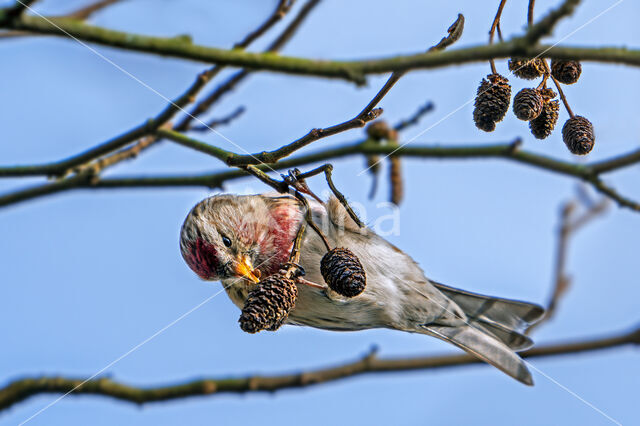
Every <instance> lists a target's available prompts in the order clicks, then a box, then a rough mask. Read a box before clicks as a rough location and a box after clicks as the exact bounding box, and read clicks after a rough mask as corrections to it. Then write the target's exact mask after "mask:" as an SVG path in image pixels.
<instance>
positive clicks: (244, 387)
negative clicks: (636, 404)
mask: <svg viewBox="0 0 640 426" xmlns="http://www.w3.org/2000/svg"><path fill="white" fill-rule="evenodd" d="M637 344H640V328H637V329H635V330H634V331H632V332H623V333H619V334H614V335H612V336H608V337H603V338H594V339H589V340H580V341H574V342H569V343H558V344H552V345H545V346H540V347H537V348H534V349H530V350H528V351H525V352H521V353H520V355H521V356H522V357H524V358H537V357H546V356H554V355H566V354H574V353H578V352H587V351H595V350H601V349H607V348H615V347H621V346H626V345H637ZM474 364H482V365H486V364H483V362H482V361H480V360H479V359H478V358H475V357H473V356H471V355H468V354H460V355H458V354H456V355H442V356H429V357H417V358H378V357H377V356H376V354H375V351H372V352H370V353H369V354H367V355H366V356H364V357H362V358H361V359H359V360H356V361H352V362H347V363H344V364H341V365H337V366H334V367H328V368H320V369H316V370H310V371H304V372H300V373H294V374H285V375H274V376H245V377H227V378H211V379H199V380H193V381H189V382H185V383H181V384H177V385H170V386H162V387H148V388H141V387H134V386H130V385H125V384H122V383H119V382H116V381H113V380H110V379H107V378H101V379H94V380H88V381H86V382H85V381H84V380H83V379H71V378H64V377H55V376H42V377H35V378H23V379H18V380H15V381H13V382H11V383H9V384H8V385H7V386H5V387H4V388H3V389H0V410H6V409H7V408H9V407H11V406H13V405H15V404H17V403H19V402H22V401H24V400H26V399H28V398H30V397H32V396H35V395H39V394H45V393H67V392H72V393H73V394H75V395H79V394H91V395H101V396H105V397H110V398H114V399H118V400H121V401H127V402H133V403H135V404H145V403H149V402H157V401H168V400H175V399H180V398H188V397H193V396H204V395H214V394H223V393H240V394H244V393H248V392H275V391H278V390H282V389H295V388H302V387H307V386H313V385H318V384H322V383H328V382H333V381H337V380H342V379H346V378H350V377H355V376H359V375H363V374H373V373H387V372H399V371H415V370H430V369H437V368H449V367H459V366H463V365H474Z"/></svg>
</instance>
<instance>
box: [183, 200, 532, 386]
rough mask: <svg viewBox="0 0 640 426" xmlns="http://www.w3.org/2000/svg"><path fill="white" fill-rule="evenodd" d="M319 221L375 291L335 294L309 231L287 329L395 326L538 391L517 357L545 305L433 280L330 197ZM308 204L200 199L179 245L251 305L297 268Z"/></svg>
mask: <svg viewBox="0 0 640 426" xmlns="http://www.w3.org/2000/svg"><path fill="white" fill-rule="evenodd" d="M308 205H309V208H310V209H311V216H312V218H313V221H314V222H315V223H316V224H317V225H318V227H319V228H320V229H321V230H322V232H323V233H324V235H325V236H326V238H327V241H328V242H329V244H330V245H331V246H332V247H344V248H347V249H349V250H351V251H352V252H353V253H354V254H355V255H356V256H357V257H358V258H359V260H360V262H361V263H362V265H363V267H364V270H365V273H366V288H365V290H364V292H363V293H361V294H360V295H358V296H356V297H352V298H346V297H344V296H341V295H339V294H337V293H336V292H334V291H333V290H331V289H330V288H329V287H328V286H327V285H326V284H325V282H324V279H323V277H322V275H321V272H320V261H321V259H322V257H323V255H324V254H325V253H326V251H327V249H326V246H325V244H324V243H323V241H322V238H321V237H320V236H319V235H318V233H316V232H315V231H314V230H313V229H310V227H308V226H307V227H306V228H305V231H304V235H303V240H302V245H301V256H300V265H301V266H302V267H303V268H304V270H305V272H306V275H305V276H304V279H302V278H300V279H298V281H297V282H296V286H297V287H298V298H297V300H296V303H295V308H294V309H293V310H292V311H291V312H290V314H289V317H288V320H287V322H286V323H287V324H294V325H306V326H310V327H316V328H320V329H325V330H336V331H350V330H363V329H370V328H389V329H395V330H402V331H408V332H413V333H421V334H426V335H430V336H434V337H437V338H439V339H442V340H444V341H446V342H449V343H452V344H453V345H455V346H458V347H459V348H461V349H463V350H465V351H467V352H468V353H470V354H472V355H474V356H476V357H478V358H479V359H481V360H483V361H485V362H487V363H489V364H491V365H493V366H495V367H497V368H498V369H500V370H502V371H503V372H504V373H506V374H508V375H509V376H511V377H513V378H515V379H516V380H519V381H520V382H522V383H524V384H527V385H533V379H532V377H531V373H530V372H529V369H528V368H527V366H526V364H525V362H524V361H523V360H522V359H521V358H520V357H519V356H518V355H517V354H516V351H520V350H524V349H527V348H529V347H531V346H532V345H533V342H532V341H531V339H530V338H529V337H527V336H526V335H525V334H524V333H525V332H526V329H527V328H528V327H529V326H530V325H531V324H533V323H535V322H536V321H537V320H539V319H540V318H541V317H542V315H543V313H544V309H543V308H542V307H540V306H538V305H535V304H531V303H525V302H520V301H515V300H508V299H502V298H497V297H490V296H483V295H480V294H475V293H471V292H467V291H464V290H459V289H456V288H453V287H449V286H446V285H443V284H439V283H437V282H435V281H430V280H429V279H428V278H427V277H426V276H425V275H424V272H423V271H422V269H421V268H420V267H419V266H418V265H417V263H416V262H415V261H414V260H413V259H412V258H411V257H409V256H408V255H407V254H405V253H404V252H403V251H402V250H400V249H399V248H397V247H395V246H394V245H392V244H391V243H389V242H387V241H386V240H385V239H383V238H382V237H380V236H378V235H377V234H376V233H375V232H373V231H372V230H371V229H369V228H366V227H363V228H361V227H360V226H358V225H357V224H356V222H355V221H354V220H353V219H352V218H351V217H350V216H349V214H348V212H347V210H346V209H345V208H344V206H343V205H342V204H341V203H340V202H339V201H338V200H337V199H336V198H335V197H331V198H329V200H328V201H326V202H319V201H316V200H309V202H308ZM305 213H306V207H305V205H304V204H303V203H302V202H301V201H300V200H298V199H297V198H296V197H294V196H292V195H288V194H285V195H282V194H262V195H242V196H240V195H231V194H223V195H216V196H213V197H210V198H206V199H204V200H203V201H201V202H199V203H198V204H197V205H196V206H195V207H193V209H192V210H191V211H190V212H189V214H188V215H187V218H186V219H185V221H184V224H183V226H182V230H181V235H180V249H181V252H182V256H183V258H184V260H185V261H186V263H187V265H189V267H190V268H191V269H192V270H193V271H194V272H195V273H196V274H197V275H198V276H199V277H200V278H202V279H204V280H208V281H218V280H219V281H221V282H222V284H223V286H224V288H225V290H226V292H227V294H228V296H229V297H230V299H231V300H232V301H233V303H234V304H235V305H237V306H238V307H239V308H242V307H243V305H244V302H245V300H246V298H247V295H248V293H249V292H250V291H251V290H252V289H253V288H255V286H256V285H259V284H257V283H258V282H259V281H260V278H261V277H267V276H269V275H272V274H274V273H276V272H278V271H279V270H280V268H281V266H282V265H283V264H285V263H287V262H288V260H289V255H290V252H291V249H292V246H293V242H294V240H295V237H296V235H297V232H298V229H300V226H301V225H302V224H303V222H304V221H305Z"/></svg>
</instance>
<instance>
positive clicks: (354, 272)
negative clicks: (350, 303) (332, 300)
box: [320, 247, 367, 297]
mask: <svg viewBox="0 0 640 426" xmlns="http://www.w3.org/2000/svg"><path fill="white" fill-rule="evenodd" d="M320 273H321V274H322V277H323V278H324V281H325V282H326V283H327V285H328V286H329V288H330V289H331V290H333V291H335V292H336V293H338V294H340V295H342V296H345V297H355V296H357V295H359V294H360V293H362V292H363V291H364V288H365V286H366V283H367V278H366V275H365V272H364V268H363V267H362V263H360V260H359V259H358V257H357V256H356V255H355V254H353V252H352V251H351V250H349V249H346V248H341V247H339V248H334V249H332V250H330V251H328V252H327V253H326V254H325V255H324V256H323V257H322V261H321V262H320Z"/></svg>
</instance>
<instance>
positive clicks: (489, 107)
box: [473, 73, 511, 132]
mask: <svg viewBox="0 0 640 426" xmlns="http://www.w3.org/2000/svg"><path fill="white" fill-rule="evenodd" d="M510 101H511V86H510V85H509V80H507V79H506V78H505V77H503V76H501V75H500V74H498V73H494V74H489V75H488V76H487V78H486V79H484V78H483V79H482V81H481V82H480V87H478V92H477V94H476V101H475V108H474V109H473V121H474V122H475V123H476V127H477V128H478V129H480V130H483V131H485V132H492V131H494V130H495V128H496V123H498V122H500V121H502V119H504V116H505V115H506V114H507V111H508V110H509V102H510Z"/></svg>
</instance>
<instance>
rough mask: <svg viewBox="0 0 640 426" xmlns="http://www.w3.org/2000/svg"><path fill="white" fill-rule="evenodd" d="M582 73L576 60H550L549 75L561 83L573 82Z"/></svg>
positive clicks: (580, 66)
mask: <svg viewBox="0 0 640 426" xmlns="http://www.w3.org/2000/svg"><path fill="white" fill-rule="evenodd" d="M580 74H582V65H581V64H580V62H578V61H566V60H556V59H554V60H552V61H551V75H552V76H553V77H554V78H555V79H556V80H558V81H559V82H560V83H563V84H573V83H575V82H577V81H578V79H579V78H580Z"/></svg>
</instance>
